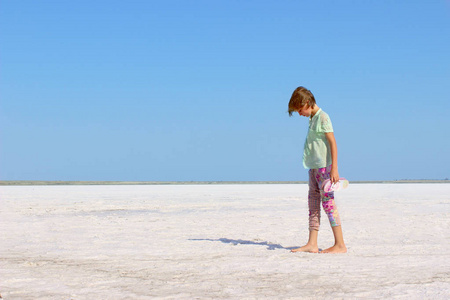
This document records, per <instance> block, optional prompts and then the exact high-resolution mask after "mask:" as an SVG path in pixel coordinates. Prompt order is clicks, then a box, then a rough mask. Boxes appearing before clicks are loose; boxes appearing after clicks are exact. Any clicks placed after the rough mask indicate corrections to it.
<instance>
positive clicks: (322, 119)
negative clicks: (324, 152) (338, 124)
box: [317, 113, 333, 132]
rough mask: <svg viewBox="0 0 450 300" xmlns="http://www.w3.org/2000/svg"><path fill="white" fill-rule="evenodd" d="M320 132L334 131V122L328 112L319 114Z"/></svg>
mask: <svg viewBox="0 0 450 300" xmlns="http://www.w3.org/2000/svg"><path fill="white" fill-rule="evenodd" d="M318 125H319V126H318V130H317V131H318V132H333V124H331V119H330V117H329V116H328V114H326V113H321V114H320V116H319V124H318Z"/></svg>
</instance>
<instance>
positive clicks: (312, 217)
mask: <svg viewBox="0 0 450 300" xmlns="http://www.w3.org/2000/svg"><path fill="white" fill-rule="evenodd" d="M330 171H331V165H330V166H328V167H326V168H321V169H311V170H309V193H308V206H309V230H319V226H320V202H322V206H323V209H324V210H325V213H326V214H327V216H328V220H330V225H331V227H335V226H340V225H341V219H340V217H339V212H338V210H337V207H336V204H335V203H334V192H331V193H325V192H324V191H323V190H322V189H321V187H322V183H323V182H324V181H325V180H326V179H329V178H330Z"/></svg>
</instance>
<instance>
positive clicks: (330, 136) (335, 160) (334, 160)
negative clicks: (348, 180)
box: [325, 132, 339, 183]
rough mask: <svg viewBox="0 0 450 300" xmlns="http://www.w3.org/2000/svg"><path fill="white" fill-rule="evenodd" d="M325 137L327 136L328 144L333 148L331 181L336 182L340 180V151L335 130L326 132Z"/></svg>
mask: <svg viewBox="0 0 450 300" xmlns="http://www.w3.org/2000/svg"><path fill="white" fill-rule="evenodd" d="M325 137H326V138H327V141H328V144H329V145H330V149H331V172H330V179H331V182H333V183H335V182H338V181H339V172H338V151H337V145H336V139H335V138H334V133H333V132H325Z"/></svg>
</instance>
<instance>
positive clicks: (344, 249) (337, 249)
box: [320, 245, 347, 253]
mask: <svg viewBox="0 0 450 300" xmlns="http://www.w3.org/2000/svg"><path fill="white" fill-rule="evenodd" d="M320 253H347V247H345V245H334V246H333V247H330V248H328V249H325V250H323V251H321V252H320Z"/></svg>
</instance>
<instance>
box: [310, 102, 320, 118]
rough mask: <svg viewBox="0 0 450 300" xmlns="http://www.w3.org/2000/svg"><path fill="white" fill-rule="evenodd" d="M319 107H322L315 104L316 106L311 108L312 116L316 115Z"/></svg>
mask: <svg viewBox="0 0 450 300" xmlns="http://www.w3.org/2000/svg"><path fill="white" fill-rule="evenodd" d="M319 109H320V107H318V106H317V105H314V107H313V108H312V110H311V118H312V117H314V116H315V115H316V113H317V112H318V111H319Z"/></svg>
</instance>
